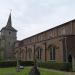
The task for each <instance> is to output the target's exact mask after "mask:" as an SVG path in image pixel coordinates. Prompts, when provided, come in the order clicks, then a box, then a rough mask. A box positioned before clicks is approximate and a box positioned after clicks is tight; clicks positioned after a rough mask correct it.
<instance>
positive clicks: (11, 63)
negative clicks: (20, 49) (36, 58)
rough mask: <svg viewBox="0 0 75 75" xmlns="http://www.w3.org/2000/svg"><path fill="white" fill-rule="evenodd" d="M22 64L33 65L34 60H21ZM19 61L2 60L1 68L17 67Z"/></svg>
mask: <svg viewBox="0 0 75 75" xmlns="http://www.w3.org/2000/svg"><path fill="white" fill-rule="evenodd" d="M19 63H20V65H22V66H33V62H32V61H19ZM16 66H17V62H16V61H2V62H0V68H5V67H16Z"/></svg>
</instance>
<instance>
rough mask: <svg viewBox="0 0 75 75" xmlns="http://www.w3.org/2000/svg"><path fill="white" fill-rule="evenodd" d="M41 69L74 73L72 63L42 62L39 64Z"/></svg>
mask: <svg viewBox="0 0 75 75" xmlns="http://www.w3.org/2000/svg"><path fill="white" fill-rule="evenodd" d="M38 66H39V67H42V68H48V69H56V70H62V71H72V64H71V63H50V62H45V63H43V62H41V63H38Z"/></svg>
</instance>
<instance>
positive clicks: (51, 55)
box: [49, 45, 55, 60]
mask: <svg viewBox="0 0 75 75" xmlns="http://www.w3.org/2000/svg"><path fill="white" fill-rule="evenodd" d="M49 52H50V53H49V54H50V60H55V47H54V46H52V45H51V46H49Z"/></svg>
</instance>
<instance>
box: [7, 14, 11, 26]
mask: <svg viewBox="0 0 75 75" xmlns="http://www.w3.org/2000/svg"><path fill="white" fill-rule="evenodd" d="M6 26H7V27H11V26H12V22H11V13H10V14H9V18H8V21H7V25H6Z"/></svg>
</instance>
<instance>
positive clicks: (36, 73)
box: [29, 59, 40, 75]
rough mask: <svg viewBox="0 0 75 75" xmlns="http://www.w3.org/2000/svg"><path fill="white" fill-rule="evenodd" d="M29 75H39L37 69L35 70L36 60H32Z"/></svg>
mask: <svg viewBox="0 0 75 75" xmlns="http://www.w3.org/2000/svg"><path fill="white" fill-rule="evenodd" d="M29 75H40V71H39V69H38V68H37V65H36V59H34V66H33V67H32V69H31V70H30V72H29Z"/></svg>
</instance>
